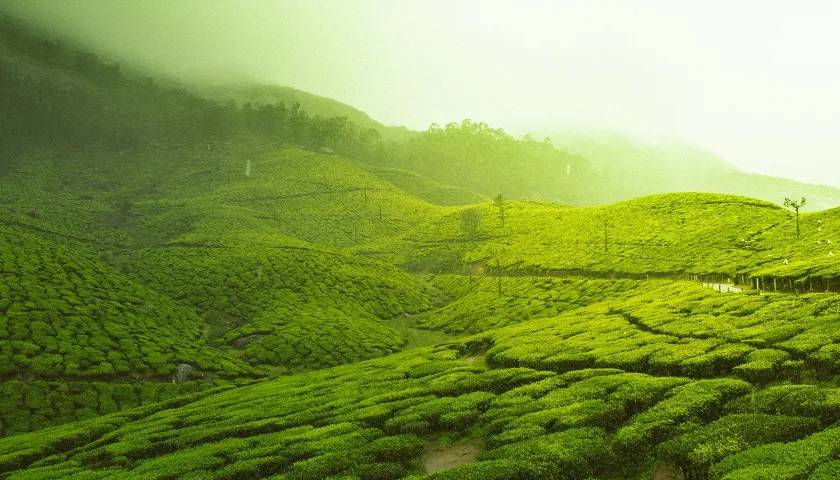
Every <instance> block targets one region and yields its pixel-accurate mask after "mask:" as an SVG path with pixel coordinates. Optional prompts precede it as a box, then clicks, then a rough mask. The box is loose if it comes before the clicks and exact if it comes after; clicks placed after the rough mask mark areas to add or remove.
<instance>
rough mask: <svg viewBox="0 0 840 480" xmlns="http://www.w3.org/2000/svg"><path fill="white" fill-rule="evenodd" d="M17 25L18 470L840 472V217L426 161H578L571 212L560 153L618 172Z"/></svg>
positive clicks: (14, 385)
mask: <svg viewBox="0 0 840 480" xmlns="http://www.w3.org/2000/svg"><path fill="white" fill-rule="evenodd" d="M10 25H12V24H10V23H9V22H8V21H7V20H6V19H5V18H0V69H1V70H2V72H3V75H0V107H2V109H3V113H4V115H0V126H2V127H3V128H0V479H4V480H5V479H31V480H35V479H39V480H43V479H65V478H73V479H77V478H78V479H99V478H115V479H144V480H145V479H196V480H197V479H255V478H273V479H290V480H291V479H297V480H303V479H313V480H314V479H334V480H339V479H343V480H351V479H353V480H391V479H415V480H416V479H420V478H428V479H434V480H479V479H480V480H488V479H489V480H493V479H498V480H502V479H514V480H525V479H569V480H573V479H603V480H620V479H638V480H643V479H650V478H656V479H661V480H675V479H682V480H701V479H702V480H705V479H715V480H759V479H771V480H806V479H807V480H826V479H837V478H840V477H838V475H840V473H838V472H840V279H838V276H840V263H838V260H837V259H840V250H838V251H837V252H835V251H834V249H835V248H836V246H835V243H837V242H840V209H834V210H827V211H822V212H813V213H807V214H803V215H802V216H801V218H800V224H799V227H800V229H799V234H798V235H797V230H796V223H795V218H794V216H793V214H792V212H790V211H788V210H786V209H784V208H783V207H781V206H778V205H775V204H771V203H767V202H764V201H759V200H754V199H750V198H744V197H737V196H728V195H719V194H704V193H671V194H662V195H654V196H648V197H642V198H637V199H633V200H628V201H624V202H621V203H617V204H613V205H602V206H598V207H585V208H584V207H571V206H566V205H560V204H553V203H545V202H535V201H526V200H519V199H507V198H506V197H504V196H502V195H499V196H497V197H495V198H492V199H491V198H488V195H489V193H490V192H488V191H484V190H482V193H481V194H479V193H475V192H472V191H470V190H467V189H465V188H462V187H458V186H452V185H445V184H442V183H440V182H439V181H434V180H431V179H430V178H429V177H426V176H424V175H420V174H418V173H417V172H414V171H409V170H405V169H403V168H400V167H399V166H398V163H399V160H400V159H401V158H402V159H405V158H409V159H411V160H412V162H415V164H416V165H419V166H424V168H428V166H429V165H440V166H441V168H443V167H444V166H445V167H447V169H448V170H451V171H453V172H461V171H467V170H469V169H476V170H477V172H476V174H475V176H474V177H472V178H470V179H469V182H467V183H464V184H465V185H473V186H476V187H477V186H482V185H483V187H482V188H489V187H486V185H485V183H486V182H484V180H486V179H484V178H483V177H482V176H481V172H480V171H479V170H481V169H482V168H483V167H487V165H486V163H487V162H490V161H491V160H492V161H494V162H497V163H498V162H501V163H499V164H494V165H490V167H492V170H493V171H494V172H495V173H494V176H493V181H494V182H497V183H495V184H499V183H498V182H501V183H504V181H506V180H509V178H508V177H510V178H514V179H518V180H522V179H523V178H526V177H527V175H525V173H526V172H523V171H517V172H513V173H515V174H516V175H512V174H511V175H506V174H505V170H504V166H505V165H504V164H503V163H504V162H505V161H507V160H509V161H510V162H511V163H510V165H522V164H523V162H526V161H531V160H534V161H537V160H538V161H540V162H548V164H550V165H551V166H552V167H551V168H552V171H554V170H557V172H559V173H563V171H565V172H567V173H566V177H569V178H565V177H564V178H565V180H564V182H566V183H567V184H568V186H569V192H567V194H568V195H569V198H582V197H583V196H585V195H586V193H587V185H588V184H585V183H580V184H578V183H577V182H574V181H573V180H574V179H576V178H577V177H574V179H573V178H572V177H570V176H569V173H570V171H571V170H570V169H571V166H572V164H571V163H568V162H565V163H563V164H562V165H561V164H560V163H557V162H555V160H559V159H563V158H566V159H567V160H574V162H573V163H574V166H575V171H577V170H578V167H580V169H581V170H584V169H585V168H586V165H587V161H586V159H585V158H583V157H578V156H574V158H571V157H569V156H568V155H567V154H566V153H563V152H560V151H559V150H556V149H555V148H554V147H553V146H552V145H551V144H550V143H548V142H536V141H534V140H532V139H522V140H520V139H515V138H513V137H510V136H508V135H507V134H504V133H503V132H502V131H501V130H496V129H493V128H491V127H489V126H487V125H485V124H482V123H474V122H470V121H465V122H462V123H460V124H450V125H449V126H447V127H446V128H445V129H440V128H433V129H430V132H428V134H424V136H423V137H417V135H418V134H417V132H409V131H404V132H402V137H399V136H396V135H394V134H393V133H394V132H393V131H392V132H391V133H392V135H391V136H390V137H388V138H389V140H387V141H385V140H383V137H382V133H381V132H379V131H377V130H376V128H378V127H376V125H378V124H377V123H376V122H373V121H371V122H372V123H370V124H371V125H373V127H371V128H372V130H366V129H365V128H362V127H360V126H359V125H356V124H354V123H353V122H351V121H350V120H348V119H347V118H333V117H322V116H319V115H316V114H314V113H311V112H305V111H303V110H301V108H300V105H297V104H289V105H287V104H284V103H276V104H271V105H268V104H250V103H249V104H237V103H236V102H230V103H219V102H216V101H215V100H211V99H207V98H202V97H200V96H198V94H196V93H193V92H192V91H191V90H190V89H189V88H186V87H181V86H179V85H172V84H171V82H169V81H162V82H160V84H159V83H157V82H156V81H155V80H154V79H151V78H148V77H145V76H144V75H140V74H139V73H137V72H136V71H132V70H131V69H127V70H126V72H124V73H121V70H120V68H119V66H114V64H111V63H109V62H107V61H105V60H100V59H98V57H96V56H93V57H91V56H85V54H84V52H79V51H76V50H73V49H72V48H71V47H68V46H65V45H63V44H61V43H54V42H51V41H47V40H44V39H42V38H39V37H32V36H31V34H27V33H25V32H23V31H19V30H15V28H14V27H13V26H10ZM322 100H323V101H325V102H329V101H328V100H326V99H322ZM47 111H48V112H50V114H49V115H46V114H44V113H43V112H47ZM368 120H370V119H368ZM380 127H381V126H380ZM382 128H386V127H382ZM397 130H399V129H397ZM471 132H472V133H471ZM386 133H387V131H386ZM474 134H480V135H481V136H482V137H481V138H480V140H481V144H480V145H478V146H480V148H476V144H475V143H474V142H475V138H472V137H471V135H474ZM412 135H413V136H414V137H415V140H414V141H406V142H404V143H398V144H396V145H392V144H391V143H389V142H392V140H390V139H391V138H398V137H399V138H403V137H405V138H409V139H410V138H411V137H412ZM417 138H420V139H419V140H417ZM393 141H396V140H393ZM443 141H445V143H440V142H443ZM450 147H451V148H450ZM412 148H420V149H419V150H412ZM453 152H455V153H453ZM457 152H461V153H457ZM523 152H525V153H527V156H525V157H522V158H519V157H517V158H513V159H507V157H509V156H516V155H519V154H522V153H523ZM461 154H463V155H467V156H469V159H468V160H469V162H467V163H463V164H460V163H459V164H457V165H455V164H453V165H447V162H449V163H458V162H459V159H458V158H457V157H458V156H459V155H461ZM485 155H489V157H486V158H485ZM428 156H435V158H427V157H428ZM567 157H568V158H567ZM506 159H507V160H506ZM528 159H531V160H528ZM462 160H463V159H462ZM427 161H428V163H424V162H427ZM552 162H553V163H552ZM526 163H527V162H526ZM558 165H560V167H558ZM449 167H451V168H449ZM589 174H592V172H588V173H587V175H589ZM587 178H589V177H587ZM526 179H527V180H528V181H529V182H530V181H532V180H538V183H539V184H540V185H543V182H544V181H547V179H545V178H536V179H531V178H526ZM518 180H517V181H518ZM482 182H484V183H482ZM487 185H489V184H487ZM545 185H546V188H548V186H547V185H548V184H545ZM525 187H526V183H522V185H518V186H517V188H520V189H522V188H525ZM572 187H574V188H572ZM546 191H548V190H546ZM530 198H534V197H530ZM540 198H547V197H544V196H543V197H540ZM782 200H783V199H779V201H782ZM835 253H836V254H837V255H836V256H835ZM703 282H706V283H707V284H706V285H704V283H703ZM717 282H720V283H725V284H727V288H726V289H724V288H723V287H722V286H720V287H718V288H715V286H716V284H717ZM729 284H732V285H731V286H732V289H731V291H730V288H729ZM710 287H711V288H710ZM724 290H726V292H724Z"/></svg>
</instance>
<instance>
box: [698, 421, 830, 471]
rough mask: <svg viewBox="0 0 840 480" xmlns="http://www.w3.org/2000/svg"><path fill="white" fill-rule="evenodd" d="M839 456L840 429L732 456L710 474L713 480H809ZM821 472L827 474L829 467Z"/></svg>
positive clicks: (715, 466) (718, 464) (716, 465)
mask: <svg viewBox="0 0 840 480" xmlns="http://www.w3.org/2000/svg"><path fill="white" fill-rule="evenodd" d="M838 453H840V428H837V427H835V428H829V429H827V430H824V431H822V432H818V433H815V434H813V435H811V436H809V437H807V438H805V439H802V440H798V441H794V442H790V443H771V444H768V445H762V446H759V447H755V448H752V449H749V450H746V451H744V452H741V453H738V454H735V455H732V456H730V457H727V458H726V459H724V460H723V461H721V462H719V463H717V464H715V465H713V466H712V467H711V469H710V472H709V473H710V478H712V479H727V480H730V479H731V480H747V479H759V478H761V479H764V478H768V479H773V480H777V479H778V480H788V479H790V480H793V479H797V478H806V476H807V475H808V474H809V472H811V471H812V470H814V469H815V468H818V467H819V465H820V464H823V465H827V464H829V463H828V462H831V461H832V460H834V459H835V458H836V457H837V455H838ZM819 468H820V470H822V471H823V472H824V469H825V468H828V467H825V466H823V467H819ZM819 475H824V473H819ZM812 478H813V477H812ZM829 478H830V477H829Z"/></svg>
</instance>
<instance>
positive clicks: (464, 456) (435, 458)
mask: <svg viewBox="0 0 840 480" xmlns="http://www.w3.org/2000/svg"><path fill="white" fill-rule="evenodd" d="M479 451H481V449H480V448H479V447H478V445H476V444H474V443H465V444H461V445H453V446H451V447H445V448H436V449H433V450H429V451H427V452H426V453H425V454H423V458H422V461H423V468H425V469H426V473H435V472H440V471H441V470H448V469H450V468H452V467H457V466H458V465H463V464H465V463H472V462H474V461H475V458H476V457H477V456H478V452H479Z"/></svg>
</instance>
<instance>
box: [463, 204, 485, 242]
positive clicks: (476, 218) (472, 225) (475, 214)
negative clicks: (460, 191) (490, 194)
mask: <svg viewBox="0 0 840 480" xmlns="http://www.w3.org/2000/svg"><path fill="white" fill-rule="evenodd" d="M479 224H481V212H479V211H478V209H477V208H471V209H469V210H464V211H463V212H461V230H462V231H463V232H464V233H466V234H467V236H468V237H470V240H471V241H472V240H475V234H476V232H477V231H478V226H479Z"/></svg>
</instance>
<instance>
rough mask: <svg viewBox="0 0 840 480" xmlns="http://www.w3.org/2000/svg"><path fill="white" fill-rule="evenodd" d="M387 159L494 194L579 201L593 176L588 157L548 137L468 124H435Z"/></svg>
mask: <svg viewBox="0 0 840 480" xmlns="http://www.w3.org/2000/svg"><path fill="white" fill-rule="evenodd" d="M392 148H393V150H394V151H393V154H392V155H389V156H386V157H385V158H384V159H383V160H384V161H385V162H386V163H388V164H390V166H399V167H401V168H406V169H409V170H413V171H415V172H417V173H420V174H421V175H425V176H427V177H429V178H431V179H433V180H436V181H438V182H441V183H444V184H449V185H457V186H460V187H463V188H467V189H469V190H473V191H476V192H479V193H482V194H485V195H488V196H493V195H496V194H498V193H502V194H504V196H506V197H526V196H527V197H530V198H545V199H548V198H556V197H557V196H558V193H560V192H558V191H557V190H558V188H559V189H562V190H564V192H562V193H563V196H564V197H565V198H570V199H571V198H573V197H574V196H575V192H576V191H578V190H579V189H580V188H581V185H582V182H583V181H584V180H583V179H584V178H585V177H586V176H587V175H588V170H589V167H588V162H587V161H586V160H585V159H583V158H582V157H579V156H576V155H572V154H569V153H567V152H564V151H562V150H558V149H557V148H555V147H554V145H552V144H551V142H550V141H549V140H548V139H546V140H542V141H537V140H535V139H533V138H531V137H529V136H526V137H524V138H521V139H517V138H514V137H512V136H511V135H509V134H507V133H505V132H504V131H503V130H501V129H496V128H492V127H490V126H488V125H487V124H486V123H482V122H474V121H471V120H464V121H462V122H460V123H449V124H447V125H446V126H444V127H440V126H438V125H432V126H431V127H430V128H429V129H428V130H427V131H426V132H424V133H423V134H422V135H418V136H415V137H413V138H411V139H409V140H408V141H407V142H405V143H404V144H402V145H398V146H393V147H392Z"/></svg>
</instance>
